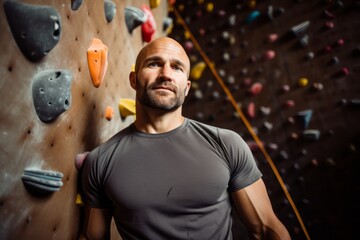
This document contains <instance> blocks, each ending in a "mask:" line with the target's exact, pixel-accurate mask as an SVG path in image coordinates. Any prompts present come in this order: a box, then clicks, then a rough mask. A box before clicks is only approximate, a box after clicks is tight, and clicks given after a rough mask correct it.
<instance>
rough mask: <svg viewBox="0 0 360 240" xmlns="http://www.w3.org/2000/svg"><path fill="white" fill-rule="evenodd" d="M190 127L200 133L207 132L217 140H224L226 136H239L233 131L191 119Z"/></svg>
mask: <svg viewBox="0 0 360 240" xmlns="http://www.w3.org/2000/svg"><path fill="white" fill-rule="evenodd" d="M189 125H190V126H191V127H192V128H193V129H194V130H196V131H198V132H206V133H207V134H210V135H211V136H216V138H223V137H224V136H229V135H230V136H239V134H238V133H236V132H235V131H233V130H230V129H227V128H222V127H217V126H213V125H210V124H206V123H202V122H199V121H196V120H194V119H189Z"/></svg>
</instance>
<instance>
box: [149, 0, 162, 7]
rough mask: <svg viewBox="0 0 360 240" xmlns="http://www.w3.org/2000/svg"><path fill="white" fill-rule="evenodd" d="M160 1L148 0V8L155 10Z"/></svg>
mask: <svg viewBox="0 0 360 240" xmlns="http://www.w3.org/2000/svg"><path fill="white" fill-rule="evenodd" d="M160 2H161V0H150V7H151V8H156V7H158V6H159V4H160Z"/></svg>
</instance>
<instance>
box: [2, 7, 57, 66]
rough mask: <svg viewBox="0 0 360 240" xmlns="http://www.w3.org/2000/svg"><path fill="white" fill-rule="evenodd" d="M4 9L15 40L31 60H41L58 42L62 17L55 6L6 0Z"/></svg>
mask: <svg viewBox="0 0 360 240" xmlns="http://www.w3.org/2000/svg"><path fill="white" fill-rule="evenodd" d="M4 9H5V13H6V17H7V20H8V23H9V25H10V29H11V32H12V34H13V36H14V38H15V41H16V43H17V45H18V46H19V48H20V50H21V51H22V53H23V54H24V55H25V57H27V58H28V59H29V60H30V61H34V62H35V61H38V60H40V59H41V58H42V57H44V56H45V55H47V54H48V53H49V52H50V51H51V50H52V49H53V48H54V46H55V45H56V44H57V43H58V41H59V39H60V33H61V19H60V15H59V13H58V12H57V11H56V10H55V9H54V8H52V7H49V6H40V5H32V4H26V3H21V2H17V1H5V2H4Z"/></svg>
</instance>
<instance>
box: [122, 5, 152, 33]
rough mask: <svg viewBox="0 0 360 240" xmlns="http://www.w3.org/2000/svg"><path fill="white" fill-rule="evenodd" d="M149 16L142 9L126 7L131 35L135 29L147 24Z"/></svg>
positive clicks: (126, 20)
mask: <svg viewBox="0 0 360 240" xmlns="http://www.w3.org/2000/svg"><path fill="white" fill-rule="evenodd" d="M147 19H148V16H147V15H146V14H145V12H144V11H142V10H141V9H140V8H137V7H132V6H126V7H125V23H126V27H127V29H128V31H129V33H132V32H133V30H134V29H135V28H137V27H138V26H140V25H142V24H143V23H144V22H146V21H147Z"/></svg>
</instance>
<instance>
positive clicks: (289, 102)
mask: <svg viewBox="0 0 360 240" xmlns="http://www.w3.org/2000/svg"><path fill="white" fill-rule="evenodd" d="M294 106H295V102H294V101H293V100H286V102H285V107H287V108H291V107H294Z"/></svg>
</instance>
